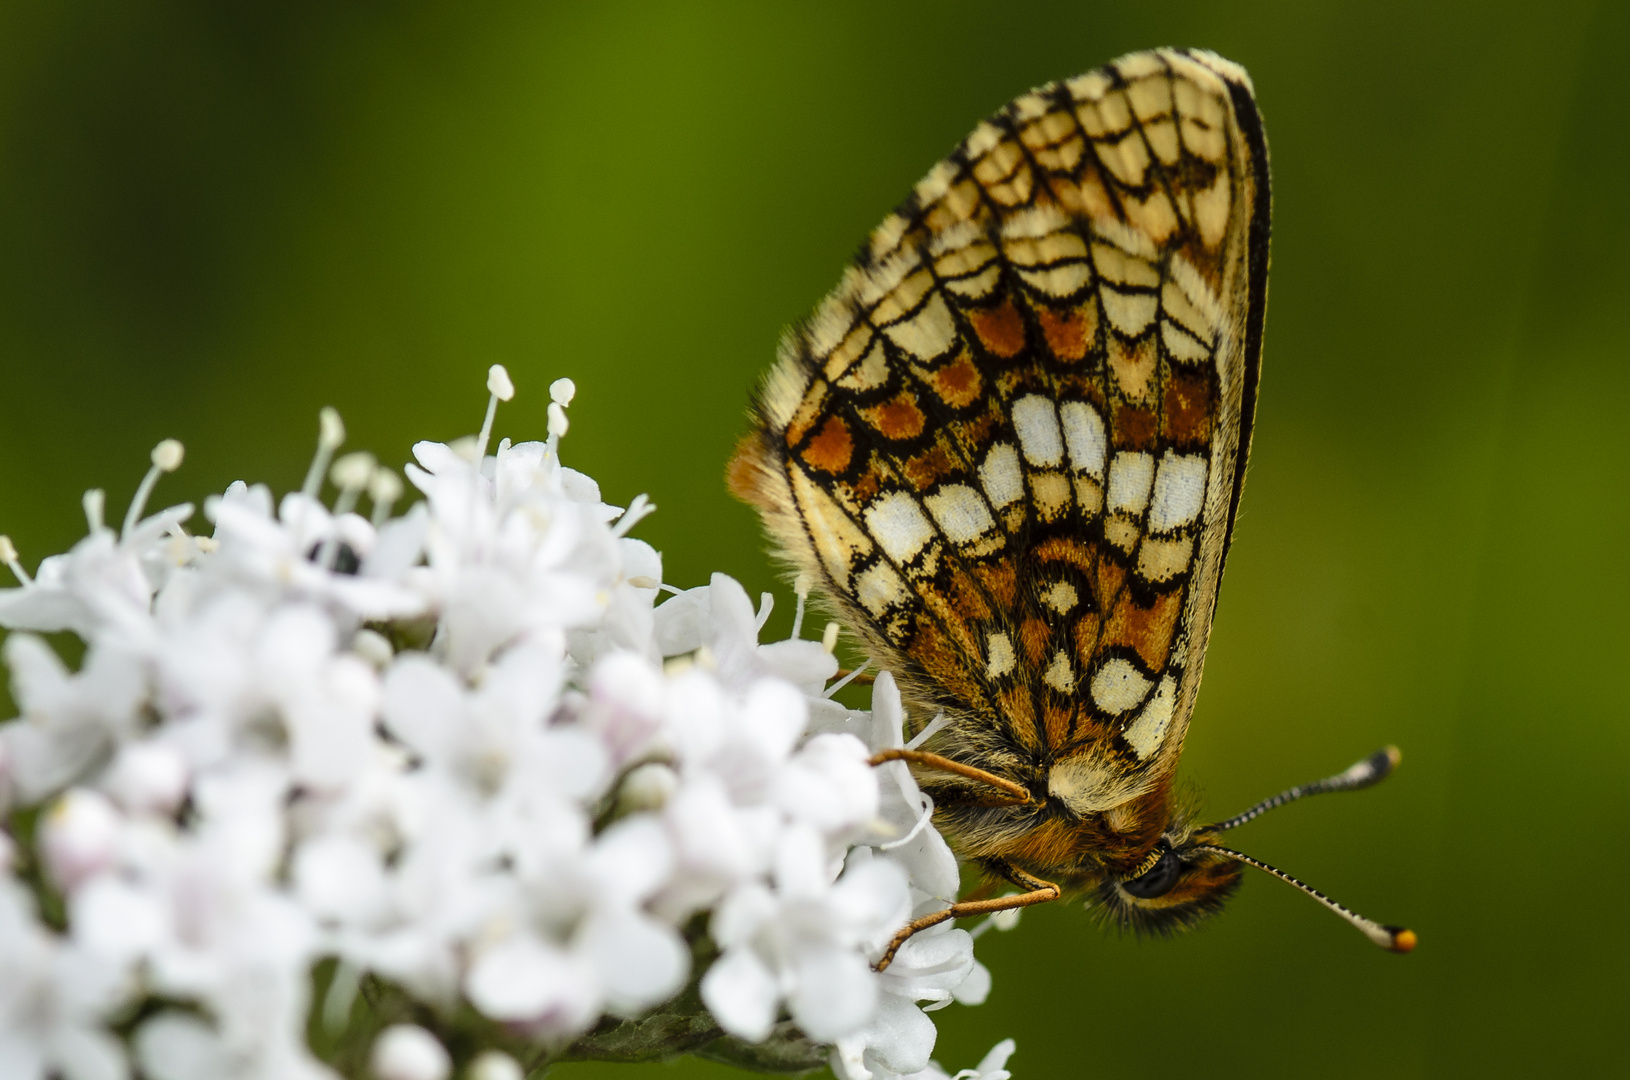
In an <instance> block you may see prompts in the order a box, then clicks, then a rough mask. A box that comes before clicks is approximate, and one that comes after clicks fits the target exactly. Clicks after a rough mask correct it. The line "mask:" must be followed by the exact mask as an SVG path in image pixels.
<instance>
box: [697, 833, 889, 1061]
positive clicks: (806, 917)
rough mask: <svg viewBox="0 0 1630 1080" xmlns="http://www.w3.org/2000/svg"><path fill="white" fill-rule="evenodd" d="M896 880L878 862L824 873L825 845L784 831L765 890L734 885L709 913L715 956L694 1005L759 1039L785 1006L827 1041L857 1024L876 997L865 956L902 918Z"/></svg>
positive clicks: (806, 835)
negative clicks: (716, 946)
mask: <svg viewBox="0 0 1630 1080" xmlns="http://www.w3.org/2000/svg"><path fill="white" fill-rule="evenodd" d="M906 898H907V894H906V881H905V875H904V874H903V873H901V872H900V870H899V868H898V867H896V866H894V865H893V864H891V863H888V862H885V861H883V860H863V861H861V862H860V863H859V864H858V865H852V866H850V867H848V868H847V869H846V870H845V871H844V872H843V874H842V875H841V876H839V875H837V874H835V873H834V870H833V866H832V862H831V860H830V858H829V857H828V856H827V854H826V844H825V843H824V842H823V841H822V840H821V839H820V837H819V835H818V834H817V833H816V832H815V831H814V830H813V829H811V828H809V827H807V826H793V827H790V828H788V829H787V830H786V831H785V832H784V833H783V834H782V837H781V841H780V844H779V847H778V849H777V851H776V853H775V871H774V887H773V888H771V887H766V886H764V885H761V884H757V883H753V884H746V885H742V886H739V887H737V888H736V889H734V890H732V891H731V893H730V894H729V895H728V896H726V897H725V899H724V901H723V902H722V903H721V904H720V905H719V907H718V909H717V911H716V912H715V914H714V916H713V921H712V931H713V937H714V940H715V941H717V942H718V943H719V944H720V945H721V946H722V947H723V948H724V954H723V955H722V956H721V957H720V958H719V960H718V961H716V962H715V963H714V965H713V967H712V968H710V969H709V971H708V973H707V975H706V976H705V977H704V978H703V980H702V999H703V1000H704V1001H705V1002H707V1005H708V1008H709V1009H710V1010H711V1011H712V1012H713V1015H714V1016H715V1017H717V1018H718V1020H719V1023H720V1024H721V1025H723V1026H724V1029H725V1030H726V1031H728V1032H730V1033H731V1034H734V1035H739V1036H741V1037H742V1038H745V1039H748V1040H754V1041H756V1040H759V1039H763V1038H764V1037H765V1036H766V1035H768V1034H769V1031H770V1027H771V1025H772V1024H773V1023H774V1020H775V1015H776V1010H777V1008H778V1007H779V1006H780V1004H781V1003H782V1002H783V1001H785V1003H786V1004H787V1006H788V1008H789V1009H790V1010H791V1012H792V1017H793V1019H794V1020H795V1021H797V1023H798V1026H799V1027H801V1028H802V1029H803V1030H804V1031H805V1032H807V1033H808V1034H809V1035H810V1036H811V1037H812V1038H814V1039H817V1040H820V1041H823V1042H824V1041H827V1040H831V1039H834V1038H838V1037H840V1036H844V1035H847V1034H849V1033H850V1032H852V1031H854V1030H855V1029H856V1028H858V1027H860V1026H862V1025H864V1024H865V1023H866V1021H867V1019H868V1018H869V1017H870V1016H871V1015H872V1013H873V1011H874V1009H875V1006H876V1002H877V996H878V986H877V981H878V978H877V975H876V974H875V973H874V972H873V971H872V970H871V966H870V964H869V962H868V959H867V956H868V954H869V953H870V952H871V951H873V950H874V949H877V948H880V947H881V944H882V942H884V941H886V940H887V939H888V937H889V936H890V935H891V934H892V933H893V932H894V930H895V929H896V928H897V927H899V926H900V925H901V924H902V923H903V922H904V917H905V911H906Z"/></svg>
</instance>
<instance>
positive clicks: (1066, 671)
mask: <svg viewBox="0 0 1630 1080" xmlns="http://www.w3.org/2000/svg"><path fill="white" fill-rule="evenodd" d="M1041 681H1042V682H1044V683H1046V684H1047V685H1048V686H1051V687H1052V688H1053V689H1054V690H1057V691H1058V692H1059V693H1061V694H1068V693H1069V692H1070V691H1071V690H1074V689H1075V671H1074V670H1073V669H1072V668H1071V667H1070V658H1069V657H1068V656H1065V655H1064V650H1063V649H1060V650H1058V651H1057V652H1055V653H1054V654H1053V662H1052V663H1051V664H1048V665H1047V670H1046V671H1045V672H1043V673H1042V676H1041Z"/></svg>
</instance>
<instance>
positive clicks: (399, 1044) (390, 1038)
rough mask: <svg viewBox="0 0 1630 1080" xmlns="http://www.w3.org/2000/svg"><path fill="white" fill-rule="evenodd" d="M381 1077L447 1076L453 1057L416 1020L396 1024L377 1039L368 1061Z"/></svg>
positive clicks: (418, 1079)
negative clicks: (412, 1022) (414, 1022)
mask: <svg viewBox="0 0 1630 1080" xmlns="http://www.w3.org/2000/svg"><path fill="white" fill-rule="evenodd" d="M369 1064H370V1066H371V1067H372V1070H373V1075H374V1076H375V1077H377V1078H378V1080H447V1076H448V1074H449V1073H451V1072H452V1071H453V1059H452V1058H450V1057H448V1055H447V1050H446V1049H445V1048H444V1047H443V1046H442V1044H441V1043H439V1042H437V1041H436V1037H435V1036H434V1035H432V1034H430V1032H428V1031H426V1030H425V1029H424V1028H422V1027H419V1026H418V1025H416V1024H393V1025H392V1026H390V1027H388V1028H386V1029H385V1030H384V1031H383V1032H382V1033H381V1034H380V1036H379V1038H378V1039H376V1040H375V1041H374V1052H373V1056H372V1059H371V1060H370V1062H369Z"/></svg>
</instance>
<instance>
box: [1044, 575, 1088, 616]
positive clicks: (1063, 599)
mask: <svg viewBox="0 0 1630 1080" xmlns="http://www.w3.org/2000/svg"><path fill="white" fill-rule="evenodd" d="M1080 599H1081V597H1080V595H1079V594H1078V593H1077V592H1076V591H1075V586H1074V585H1071V584H1070V583H1069V582H1068V581H1055V582H1053V584H1052V587H1051V588H1049V589H1048V590H1047V591H1046V592H1044V593H1042V594H1041V602H1042V603H1044V604H1046V605H1047V606H1048V607H1050V608H1052V609H1053V610H1054V611H1056V612H1058V613H1059V614H1060V615H1068V614H1069V613H1070V609H1071V608H1073V607H1075V605H1076V603H1077V601H1079V600H1080Z"/></svg>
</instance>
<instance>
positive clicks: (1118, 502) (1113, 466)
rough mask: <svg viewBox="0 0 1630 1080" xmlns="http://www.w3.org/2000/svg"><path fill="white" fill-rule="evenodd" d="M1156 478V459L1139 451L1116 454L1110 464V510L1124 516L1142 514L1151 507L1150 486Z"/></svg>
mask: <svg viewBox="0 0 1630 1080" xmlns="http://www.w3.org/2000/svg"><path fill="white" fill-rule="evenodd" d="M1154 478H1155V459H1154V458H1153V457H1152V456H1150V455H1149V454H1145V453H1143V452H1142V451H1139V450H1132V451H1128V452H1126V453H1122V454H1116V455H1115V457H1114V458H1113V459H1112V460H1111V461H1110V463H1109V508H1110V509H1111V510H1115V511H1119V512H1121V513H1123V514H1141V513H1143V508H1144V507H1145V506H1148V505H1149V486H1150V484H1152V483H1153V482H1154Z"/></svg>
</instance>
